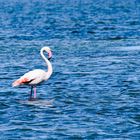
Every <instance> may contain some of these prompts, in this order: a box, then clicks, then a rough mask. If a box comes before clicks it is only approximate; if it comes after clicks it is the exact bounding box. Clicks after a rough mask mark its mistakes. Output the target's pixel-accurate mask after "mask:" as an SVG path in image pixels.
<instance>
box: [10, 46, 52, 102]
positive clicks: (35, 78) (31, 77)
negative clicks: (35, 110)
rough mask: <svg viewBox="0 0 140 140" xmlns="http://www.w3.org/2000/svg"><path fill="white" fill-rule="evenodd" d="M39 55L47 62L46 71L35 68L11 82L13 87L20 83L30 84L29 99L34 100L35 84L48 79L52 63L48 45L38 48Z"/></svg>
mask: <svg viewBox="0 0 140 140" xmlns="http://www.w3.org/2000/svg"><path fill="white" fill-rule="evenodd" d="M44 51H45V52H47V53H48V58H46V57H45V55H44ZM40 55H41V57H42V59H44V61H45V63H46V64H47V66H48V71H44V70H42V69H35V70H32V71H29V72H27V73H25V74H24V75H23V76H21V77H20V78H19V79H17V80H16V81H14V82H13V83H12V86H13V87H16V86H20V85H29V86H31V92H30V96H29V101H34V100H36V86H37V85H38V84H40V83H41V82H43V81H46V80H48V79H49V78H50V76H51V75H52V72H53V69H52V64H51V63H50V61H49V60H50V59H51V57H52V51H51V49H50V48H49V47H43V48H42V49H41V50H40ZM33 92H34V94H33Z"/></svg>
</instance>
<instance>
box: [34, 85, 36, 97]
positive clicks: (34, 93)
mask: <svg viewBox="0 0 140 140" xmlns="http://www.w3.org/2000/svg"><path fill="white" fill-rule="evenodd" d="M34 99H36V86H34Z"/></svg>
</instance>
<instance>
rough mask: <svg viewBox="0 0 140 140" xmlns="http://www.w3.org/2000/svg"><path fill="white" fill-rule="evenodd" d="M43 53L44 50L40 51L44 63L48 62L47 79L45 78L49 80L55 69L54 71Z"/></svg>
mask: <svg viewBox="0 0 140 140" xmlns="http://www.w3.org/2000/svg"><path fill="white" fill-rule="evenodd" d="M43 52H44V50H42V49H41V51H40V54H41V57H42V58H43V59H44V61H45V62H46V64H47V66H48V71H47V72H46V77H45V79H48V78H49V77H50V76H51V74H52V72H53V69H52V64H51V63H50V61H49V60H48V59H47V58H46V57H45V55H44V54H43Z"/></svg>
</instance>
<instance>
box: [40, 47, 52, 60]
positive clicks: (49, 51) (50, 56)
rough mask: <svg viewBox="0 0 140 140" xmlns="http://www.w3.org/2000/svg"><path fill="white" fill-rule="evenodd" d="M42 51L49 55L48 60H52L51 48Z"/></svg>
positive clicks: (44, 48)
mask: <svg viewBox="0 0 140 140" xmlns="http://www.w3.org/2000/svg"><path fill="white" fill-rule="evenodd" d="M41 50H42V51H46V52H47V53H48V60H50V59H51V58H52V51H51V49H50V48H49V47H43V48H42V49H41Z"/></svg>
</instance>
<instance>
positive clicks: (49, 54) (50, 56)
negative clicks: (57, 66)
mask: <svg viewBox="0 0 140 140" xmlns="http://www.w3.org/2000/svg"><path fill="white" fill-rule="evenodd" d="M51 58H52V52H51V51H49V53H48V60H50V59H51Z"/></svg>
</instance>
